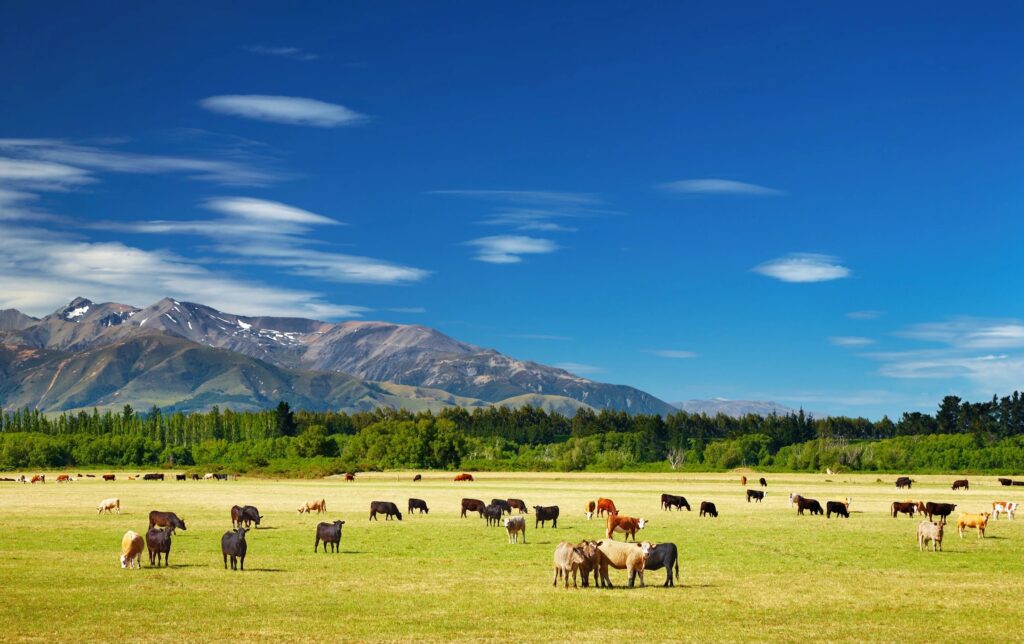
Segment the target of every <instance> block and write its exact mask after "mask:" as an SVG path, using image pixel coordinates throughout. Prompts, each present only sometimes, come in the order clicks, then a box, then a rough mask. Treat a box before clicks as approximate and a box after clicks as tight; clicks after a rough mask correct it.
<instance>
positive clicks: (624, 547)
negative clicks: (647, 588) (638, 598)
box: [597, 541, 652, 588]
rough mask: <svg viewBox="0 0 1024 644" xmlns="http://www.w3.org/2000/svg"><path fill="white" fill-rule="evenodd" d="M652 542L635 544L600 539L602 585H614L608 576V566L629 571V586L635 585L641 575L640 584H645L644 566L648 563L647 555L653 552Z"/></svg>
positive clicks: (598, 545)
mask: <svg viewBox="0 0 1024 644" xmlns="http://www.w3.org/2000/svg"><path fill="white" fill-rule="evenodd" d="M651 547H652V546H651V543H650V542H649V541H644V542H643V543H637V544H633V545H629V544H625V543H619V542H617V541H598V542H597V549H598V551H599V552H600V554H601V558H600V561H599V562H598V567H599V571H600V574H601V576H600V579H601V585H602V586H607V587H609V588H611V587H612V580H611V578H610V577H608V566H611V567H612V568H615V569H616V570H622V569H625V570H626V571H628V572H629V586H630V588H632V587H633V581H634V579H635V578H636V577H637V575H639V576H640V585H641V586H643V585H644V566H645V565H646V563H647V555H649V554H650V553H651Z"/></svg>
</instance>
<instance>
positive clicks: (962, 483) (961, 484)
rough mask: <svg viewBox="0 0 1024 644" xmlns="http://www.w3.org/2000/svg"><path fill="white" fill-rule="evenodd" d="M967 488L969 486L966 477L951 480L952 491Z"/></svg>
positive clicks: (969, 487)
mask: <svg viewBox="0 0 1024 644" xmlns="http://www.w3.org/2000/svg"><path fill="white" fill-rule="evenodd" d="M969 489H971V486H970V484H969V483H968V482H967V479H959V480H957V481H953V490H954V491H956V490H969Z"/></svg>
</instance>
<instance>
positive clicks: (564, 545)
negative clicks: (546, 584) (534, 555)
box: [551, 541, 596, 589]
mask: <svg viewBox="0 0 1024 644" xmlns="http://www.w3.org/2000/svg"><path fill="white" fill-rule="evenodd" d="M591 543H592V542H591ZM588 550H594V551H596V548H593V547H591V546H590V545H589V544H588V543H587V542H586V541H584V542H583V543H582V544H580V545H578V546H577V545H576V544H573V543H571V542H569V541H563V542H561V543H560V544H558V546H557V547H556V548H555V554H554V556H553V557H552V563H553V565H554V570H555V575H554V579H553V580H552V581H551V585H552V586H554V587H556V588H557V587H558V580H559V578H564V579H565V588H566V589H568V588H569V575H570V574H571V575H572V587H573V588H579V586H577V585H576V573H577V572H579V571H581V570H582V569H583V567H584V565H585V564H586V561H587V558H588V554H589V555H590V557H591V558H593V556H594V554H595V552H590V553H588ZM584 575H585V577H584V580H586V577H587V576H589V571H587V572H586V573H584ZM584 585H586V583H585V582H584Z"/></svg>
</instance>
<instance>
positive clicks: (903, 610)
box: [0, 472, 1024, 642]
mask: <svg viewBox="0 0 1024 644" xmlns="http://www.w3.org/2000/svg"><path fill="white" fill-rule="evenodd" d="M93 473H95V474H99V473H100V472H93ZM133 473H134V472H133ZM17 474H19V473H15V474H10V473H7V474H3V475H2V476H16V475H17ZM117 474H118V480H117V481H116V482H113V483H105V482H103V481H101V480H99V478H96V479H86V480H80V481H76V482H74V483H69V484H63V485H58V484H56V483H54V482H52V481H49V482H47V483H46V484H45V485H38V484H37V485H22V484H17V483H0V592H2V593H3V599H2V601H0V633H2V639H3V640H4V641H23V640H35V641H58V640H68V639H71V640H73V641H97V640H102V641H115V640H117V641H125V640H129V641H137V640H161V641H195V640H199V641H209V640H227V639H235V640H246V639H253V638H258V639H261V640H271V639H273V640H290V641H294V640H336V641H353V640H359V641H365V640H410V639H416V640H500V641H503V642H515V641H536V640H548V641H566V640H578V641H591V642H609V641H662V640H697V641H808V640H816V641H817V640H831V641H836V640H845V641H862V640H881V641H900V642H910V641H915V642H924V641H928V642H934V641H967V640H971V641H1012V640H1015V639H1018V638H1019V637H1020V635H1019V633H1020V624H1019V623H1018V622H1019V620H1018V619H1017V616H1019V615H1020V598H1021V597H1022V596H1024V521H1018V522H1016V523H1014V522H1010V521H1006V520H1000V521H998V522H994V521H993V522H991V523H990V525H989V531H988V538H986V539H983V540H979V539H978V538H977V536H976V534H975V533H973V532H972V533H970V534H969V535H967V537H966V538H964V539H963V540H961V539H960V538H959V537H958V536H957V535H956V531H955V526H950V529H949V530H947V532H946V539H945V544H944V546H945V550H944V552H942V553H937V554H932V553H920V552H918V549H917V544H916V541H915V530H916V526H917V523H918V519H916V518H915V519H908V518H900V519H892V518H891V517H890V516H889V512H888V506H889V504H890V503H891V502H892V501H894V500H904V499H914V500H918V499H920V500H931V501H951V502H955V503H957V504H959V507H958V510H959V509H964V510H967V511H971V512H980V511H984V510H986V509H989V508H990V507H991V503H992V501H993V500H995V499H1003V498H1008V499H1010V500H1019V501H1024V498H1021V493H1022V492H1024V488H1002V487H1000V486H999V485H998V484H997V482H996V480H995V478H994V477H984V478H977V477H976V478H974V479H972V480H971V489H970V491H968V492H956V493H954V492H952V491H951V490H950V489H949V484H950V483H951V481H952V479H953V478H954V477H953V476H919V477H914V478H915V480H916V481H917V483H916V484H915V486H914V488H913V490H912V491H910V492H907V491H896V490H895V488H894V487H893V484H892V481H893V479H894V477H892V476H885V477H883V479H884V480H883V481H881V482H879V481H877V476H876V475H845V474H839V475H831V476H828V475H823V474H822V475H804V474H792V475H781V474H780V475H771V474H769V475H767V477H768V484H769V485H768V488H767V491H768V496H767V498H766V499H765V501H764V503H762V504H755V503H747V502H746V501H745V499H744V493H743V491H744V488H743V487H741V486H740V484H739V482H738V478H739V475H737V474H684V475H670V474H628V475H602V474H580V475H574V474H487V473H481V474H478V475H477V481H476V482H473V483H454V482H452V480H451V475H450V474H440V473H427V474H425V477H424V480H423V481H421V482H417V483H413V482H412V473H407V472H403V473H383V474H363V475H360V476H359V478H358V480H357V481H356V482H354V483H345V482H343V481H341V480H339V479H325V480H319V481H306V480H302V481H300V480H280V481H274V480H261V479H246V478H242V479H239V480H232V481H227V482H222V481H187V482H176V481H165V482H148V481H145V482H144V481H128V480H127V479H126V474H127V473H125V472H118V473H117ZM748 476H750V475H749V474H748ZM756 476H758V475H754V476H753V478H755V479H756ZM51 477H52V478H55V475H54V474H52V473H51V474H50V476H48V477H47V478H48V479H49V478H51ZM829 479H831V480H829ZM748 487H757V486H756V483H754V484H752V485H748ZM662 492H669V493H673V494H682V495H685V496H686V497H687V499H688V500H689V502H690V504H691V505H692V506H693V511H692V512H685V511H682V512H665V511H663V510H661V509H660V508H659V497H660V494H661V493H662ZM790 492H798V493H800V494H802V495H804V496H805V497H812V498H817V499H818V500H820V501H821V502H822V505H824V503H825V501H826V500H829V499H836V498H842V497H850V498H851V499H852V504H851V506H850V509H851V518H850V519H848V520H847V519H831V520H826V519H825V518H824V517H811V516H803V517H798V516H796V512H795V510H792V509H790V507H789V504H788V498H787V497H788V494H789V493H790ZM114 496H116V497H119V498H120V499H121V508H122V513H121V515H120V516H118V515H113V516H110V515H106V514H104V515H102V516H99V515H97V514H96V510H95V507H96V504H97V503H98V502H99V501H100V500H101V499H104V498H106V497H114ZM411 496H412V497H418V498H422V499H425V500H426V501H427V503H428V504H429V506H430V508H431V512H430V514H429V515H423V516H421V515H415V516H408V515H406V516H405V517H404V520H403V521H401V522H397V521H383V520H382V521H379V522H371V521H368V518H367V517H368V507H369V503H370V502H371V501H374V500H389V501H394V502H395V503H397V504H398V505H399V507H400V508H401V509H402V510H403V512H404V511H405V506H406V503H407V500H408V498H409V497H411ZM464 496H468V497H473V498H478V499H483V500H484V501H490V499H491V498H494V497H501V498H507V497H516V498H522V499H524V500H525V501H526V502H527V504H528V505H531V506H532V505H535V504H540V505H558V506H560V507H561V511H562V516H561V519H560V520H559V523H558V528H557V529H551V528H546V529H539V530H535V529H534V528H533V522H532V519H531V520H530V522H529V527H528V529H527V534H526V537H527V539H526V544H525V545H518V546H514V545H508V544H507V540H506V537H505V533H504V529H503V528H488V527H486V526H485V525H484V521H483V520H482V519H480V518H476V517H475V516H474V518H469V519H461V518H459V515H458V509H459V501H460V499H461V498H462V497H464ZM598 496H605V497H610V498H612V499H614V500H615V502H616V503H617V504H618V506H619V508H620V510H621V511H622V513H623V514H626V515H629V516H639V517H644V518H647V519H649V521H650V524H649V526H648V527H647V528H646V529H645V530H643V531H641V532H640V534H639V535H638V536H640V537H642V539H645V540H649V541H651V542H655V543H657V542H664V541H672V542H675V543H676V544H677V545H678V546H679V550H680V555H681V559H682V561H681V575H682V581H681V583H680V584H679V585H677V586H676V587H675V588H663V587H662V586H661V584H662V582H663V581H664V579H665V573H664V570H659V571H649V572H648V573H647V587H646V588H635V589H628V588H625V584H626V574H625V572H624V571H612V575H613V581H615V582H616V584H618V587H617V588H615V589H611V590H601V589H595V588H589V589H582V588H581V589H579V590H573V589H572V587H571V585H570V588H569V590H568V591H566V590H564V589H563V588H562V587H559V588H557V589H556V588H552V586H551V580H552V569H551V555H552V551H553V550H554V548H555V546H556V545H557V544H558V543H559V542H560V541H563V540H568V541H578V540H581V539H584V538H593V539H597V538H601V537H603V523H602V522H601V521H599V520H597V519H595V520H593V521H587V520H586V519H585V518H584V516H583V507H584V503H585V501H587V500H589V499H594V498H596V497H598ZM321 497H323V498H325V499H326V500H327V507H328V509H329V511H328V513H327V514H326V515H320V516H319V517H318V516H316V515H313V516H309V515H299V514H298V513H297V512H296V508H297V507H298V506H299V505H300V504H301V503H303V502H304V501H306V500H311V499H318V498H321ZM703 500H711V501H714V502H715V503H716V504H717V506H718V509H719V512H720V517H719V518H718V519H707V518H700V517H698V513H697V507H698V505H699V504H700V502H701V501H703ZM233 504H240V505H241V504H251V505H255V506H257V507H259V509H260V510H261V512H262V513H263V514H264V515H265V519H264V522H263V525H264V527H263V529H260V530H255V531H253V532H251V533H250V534H249V539H248V543H249V555H248V558H247V560H246V570H245V572H231V571H230V570H227V571H225V570H224V567H223V562H222V559H221V553H220V537H221V535H222V534H223V533H224V531H225V530H227V529H229V528H230V517H229V508H230V507H231V506H232V505H233ZM153 509H158V510H171V511H174V512H177V513H178V515H179V516H181V517H182V518H183V519H184V520H185V522H186V523H187V526H188V530H187V531H185V532H179V533H178V535H177V536H176V537H175V538H174V541H173V548H172V552H171V556H170V562H171V566H170V567H169V568H166V569H165V568H161V569H155V568H150V567H149V565H148V557H147V556H145V555H144V563H143V569H142V570H122V569H121V568H120V565H119V563H118V557H119V554H120V542H121V536H122V535H123V534H124V532H125V531H126V530H129V529H131V530H135V531H136V532H139V533H140V534H143V533H144V532H145V529H146V527H147V515H148V513H149V511H150V510H153ZM334 519H343V520H345V521H346V523H345V527H344V532H343V538H342V545H341V552H340V553H339V554H336V555H335V554H321V553H318V554H314V553H313V540H314V528H315V525H316V524H317V522H318V521H322V520H324V521H326V520H330V521H333V520H334ZM954 520H955V514H954ZM616 538H618V539H621V538H622V536H621V535H617V537H616Z"/></svg>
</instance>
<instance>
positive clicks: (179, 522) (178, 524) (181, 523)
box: [174, 519, 188, 530]
mask: <svg viewBox="0 0 1024 644" xmlns="http://www.w3.org/2000/svg"><path fill="white" fill-rule="evenodd" d="M174 527H176V528H181V529H182V530H188V528H186V527H185V520H184V519H177V520H176V521H174Z"/></svg>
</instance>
